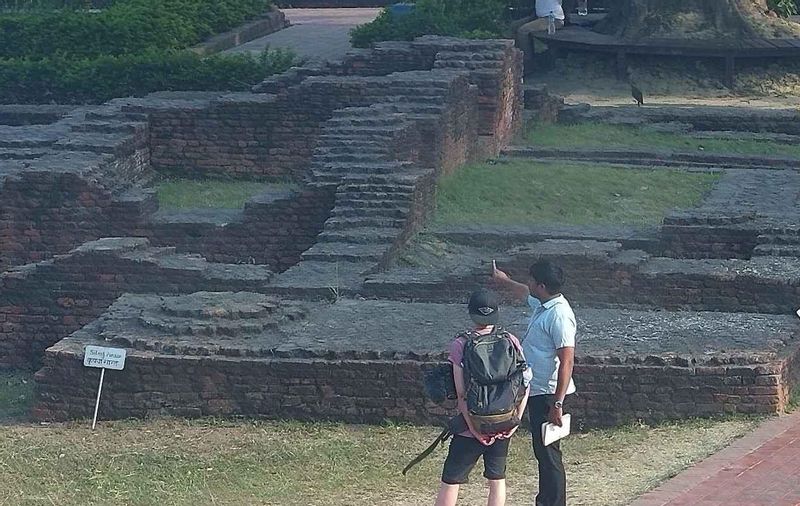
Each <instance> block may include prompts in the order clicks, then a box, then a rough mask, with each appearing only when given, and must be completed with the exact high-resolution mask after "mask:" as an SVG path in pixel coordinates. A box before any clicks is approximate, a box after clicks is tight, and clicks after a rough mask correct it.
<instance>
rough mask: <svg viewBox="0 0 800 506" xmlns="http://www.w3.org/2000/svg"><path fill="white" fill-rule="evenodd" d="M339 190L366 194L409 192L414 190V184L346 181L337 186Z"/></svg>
mask: <svg viewBox="0 0 800 506" xmlns="http://www.w3.org/2000/svg"><path fill="white" fill-rule="evenodd" d="M339 191H340V192H348V193H350V192H353V193H366V194H380V193H399V194H411V193H412V192H413V191H414V185H410V184H359V183H346V184H343V185H341V186H340V187H339Z"/></svg>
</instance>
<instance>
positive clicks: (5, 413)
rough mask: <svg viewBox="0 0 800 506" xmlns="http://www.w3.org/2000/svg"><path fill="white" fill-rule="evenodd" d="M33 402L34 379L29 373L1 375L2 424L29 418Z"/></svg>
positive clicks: (0, 411)
mask: <svg viewBox="0 0 800 506" xmlns="http://www.w3.org/2000/svg"><path fill="white" fill-rule="evenodd" d="M32 400H33V378H31V376H30V374H27V373H9V372H5V373H0V423H6V422H9V421H12V420H18V419H22V418H25V417H27V413H28V409H29V408H30V403H31V401H32Z"/></svg>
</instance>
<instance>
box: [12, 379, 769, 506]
mask: <svg viewBox="0 0 800 506" xmlns="http://www.w3.org/2000/svg"><path fill="white" fill-rule="evenodd" d="M0 378H2V381H0V417H6V422H8V421H10V420H9V419H10V418H18V419H19V417H21V415H23V413H25V412H26V411H27V410H28V409H29V406H30V401H31V399H32V397H31V385H32V383H33V381H32V377H31V375H30V374H29V373H14V374H8V373H7V374H5V375H3V376H0ZM89 402H91V401H89ZM759 421H760V419H758V418H723V419H706V420H689V421H684V422H680V423H668V424H663V425H659V426H655V427H650V426H646V425H639V424H633V425H629V426H625V427H620V428H616V429H608V430H594V431H589V432H585V433H576V434H573V435H572V436H570V437H568V438H567V439H565V440H564V443H563V446H562V448H563V450H564V456H565V465H566V467H567V473H568V474H569V480H570V482H569V483H570V484H569V492H568V494H569V504H581V505H586V506H590V505H596V506H611V505H617V504H619V505H622V504H627V503H628V502H630V500H631V499H632V498H634V497H636V496H638V495H639V494H641V493H643V492H645V491H647V490H649V489H651V488H653V487H654V486H656V485H657V484H658V483H660V482H661V481H663V480H665V479H667V478H669V477H671V476H673V475H675V474H676V473H678V472H680V471H681V470H682V469H684V468H686V467H687V466H689V465H691V464H692V463H693V462H696V461H698V460H700V459H702V458H704V457H706V456H707V455H709V454H711V453H714V452H715V451H717V450H718V449H720V448H722V447H724V446H726V445H727V444H728V443H730V442H731V441H732V440H734V439H736V438H737V437H740V436H742V435H744V434H745V433H747V432H749V431H750V430H752V429H753V428H754V427H755V426H756V425H757V424H758V423H759ZM90 427H91V421H89V420H83V421H77V422H72V423H67V424H52V425H47V426H40V425H29V424H25V423H20V422H19V421H17V422H16V424H15V425H5V426H4V427H2V430H0V483H6V484H13V486H6V487H0V504H14V505H20V506H28V505H31V506H33V505H50V504H58V505H59V506H62V505H63V506H72V505H75V506H78V505H81V506H83V505H86V504H126V505H134V506H135V505H142V506H144V505H147V506H149V505H152V504H170V505H192V506H196V505H206V504H209V505H230V506H234V505H242V504H248V505H256V504H259V505H276V506H277V505H280V506H294V505H297V506H306V505H308V506H317V505H319V506H322V505H325V506H372V505H378V506H388V505H403V506H408V505H410V506H415V505H429V504H431V503H432V502H433V497H434V495H435V493H436V488H437V486H438V481H439V476H440V473H441V466H442V463H443V462H444V458H445V456H446V454H447V452H446V450H445V449H444V448H440V449H438V450H437V451H436V452H434V453H433V455H432V456H431V457H429V458H428V459H426V460H425V461H423V462H422V463H421V464H420V465H419V466H417V467H415V468H414V469H413V470H412V471H411V472H409V474H408V475H407V476H402V475H401V474H400V470H401V469H402V468H403V466H405V464H406V463H407V462H408V461H409V460H411V458H413V457H414V456H415V455H416V454H417V453H419V452H420V451H422V449H423V448H425V447H426V446H427V445H428V444H429V442H430V441H431V440H432V439H433V437H434V436H435V435H436V434H437V433H438V431H439V429H437V428H434V427H411V426H405V425H384V426H361V425H344V424H331V423H300V422H273V421H268V422H267V421H258V420H220V419H200V420H179V419H162V420H151V421H135V420H134V421H131V420H129V421H114V422H108V421H102V418H101V421H100V422H98V428H97V430H95V431H92V430H91V428H90ZM479 467H480V466H479ZM472 478H473V483H472V484H470V485H467V486H465V487H464V488H463V490H462V492H461V497H460V499H459V504H463V505H478V504H484V503H485V488H484V485H483V483H484V480H483V479H482V478H481V476H480V472H479V469H476V471H473V476H472ZM508 486H509V497H508V502H507V504H509V505H511V504H525V503H527V502H529V499H530V496H531V493H532V491H533V490H534V489H535V488H536V486H537V484H536V472H535V463H534V462H533V460H532V455H531V447H530V434H529V433H528V432H525V431H524V430H520V432H519V433H518V436H516V437H515V439H514V440H513V442H512V445H511V452H510V457H509V467H508Z"/></svg>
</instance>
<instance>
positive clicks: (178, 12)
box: [0, 0, 270, 58]
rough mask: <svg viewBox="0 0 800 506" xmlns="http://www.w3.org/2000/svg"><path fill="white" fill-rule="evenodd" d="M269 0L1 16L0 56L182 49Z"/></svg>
mask: <svg viewBox="0 0 800 506" xmlns="http://www.w3.org/2000/svg"><path fill="white" fill-rule="evenodd" d="M269 5H270V2H269V0H126V1H119V2H116V3H114V4H113V5H112V6H111V7H108V8H107V9H103V10H101V11H97V12H91V11H86V10H71V9H64V10H59V11H33V12H18V13H10V14H2V15H0V57H5V58H15V57H38V58H43V57H52V56H80V57H85V56H99V55H106V54H111V55H122V54H126V53H136V52H141V51H144V50H150V49H168V48H185V47H187V46H190V45H192V44H195V43H197V42H199V41H201V40H202V39H204V38H206V37H208V36H209V35H211V34H214V33H219V32H223V31H225V30H228V29H230V28H233V27H235V26H237V25H239V24H241V23H242V22H243V21H245V20H247V19H251V18H254V17H256V16H258V15H259V14H260V13H262V12H265V11H266V10H267V8H268V7H269Z"/></svg>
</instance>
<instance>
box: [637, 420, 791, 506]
mask: <svg viewBox="0 0 800 506" xmlns="http://www.w3.org/2000/svg"><path fill="white" fill-rule="evenodd" d="M719 505H725V506H762V505H763V506H798V505H800V411H797V412H795V413H793V414H791V415H784V416H779V417H777V418H773V419H770V420H768V421H766V422H764V423H763V424H762V425H761V426H759V427H758V428H757V429H756V430H755V431H753V432H752V433H750V434H748V435H747V436H744V437H743V438H741V439H738V440H736V441H734V442H733V443H732V444H731V445H730V446H728V447H727V448H725V449H724V450H722V451H720V452H719V453H716V454H714V455H712V456H710V457H708V458H707V459H706V460H704V461H702V462H700V463H699V464H697V465H696V466H694V467H690V468H689V469H687V470H686V471H684V472H682V473H680V474H679V475H677V476H675V477H674V478H672V479H671V480H669V481H667V482H666V483H664V484H663V485H661V486H660V487H658V488H656V489H654V490H652V491H650V492H648V493H646V494H644V495H643V496H641V497H640V498H638V499H637V500H636V501H634V502H633V503H632V504H631V506H719Z"/></svg>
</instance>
